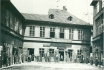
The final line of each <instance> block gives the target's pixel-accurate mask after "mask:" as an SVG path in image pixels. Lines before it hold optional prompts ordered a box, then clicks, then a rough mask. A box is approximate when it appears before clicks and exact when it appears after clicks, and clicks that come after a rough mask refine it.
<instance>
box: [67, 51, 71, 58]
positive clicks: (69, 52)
mask: <svg viewBox="0 0 104 70" xmlns="http://www.w3.org/2000/svg"><path fill="white" fill-rule="evenodd" d="M68 55H69V58H70V57H72V50H68Z"/></svg>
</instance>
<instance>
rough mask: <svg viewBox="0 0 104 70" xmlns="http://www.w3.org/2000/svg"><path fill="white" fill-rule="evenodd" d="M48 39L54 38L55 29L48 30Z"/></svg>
mask: <svg viewBox="0 0 104 70" xmlns="http://www.w3.org/2000/svg"><path fill="white" fill-rule="evenodd" d="M50 37H51V38H55V28H53V27H51V28H50Z"/></svg>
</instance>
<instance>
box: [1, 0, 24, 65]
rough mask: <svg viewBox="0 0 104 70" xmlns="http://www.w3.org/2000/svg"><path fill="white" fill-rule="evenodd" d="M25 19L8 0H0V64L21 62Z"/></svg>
mask: <svg viewBox="0 0 104 70" xmlns="http://www.w3.org/2000/svg"><path fill="white" fill-rule="evenodd" d="M24 22H25V19H24V17H23V16H22V15H21V13H20V12H19V11H18V10H17V9H16V8H15V7H14V5H13V4H12V3H11V2H10V0H1V22H0V24H1V28H0V29H1V38H0V41H1V47H2V48H1V50H0V53H1V57H0V58H1V62H0V63H2V64H1V65H2V66H8V65H12V64H16V63H21V62H22V59H21V58H22V47H23V36H24V30H25V27H24V24H23V23H24Z"/></svg>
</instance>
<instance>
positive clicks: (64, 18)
mask: <svg viewBox="0 0 104 70" xmlns="http://www.w3.org/2000/svg"><path fill="white" fill-rule="evenodd" d="M50 14H53V15H54V18H53V19H50V18H49V15H50ZM22 15H23V16H24V17H25V19H27V20H35V21H49V22H58V23H64V24H78V25H90V24H89V23H87V22H85V21H83V20H81V19H79V18H77V17H75V16H74V15H72V14H70V13H68V12H67V11H65V10H59V9H50V10H49V12H48V15H39V14H27V13H22ZM70 16H71V17H72V21H70V20H68V17H70Z"/></svg>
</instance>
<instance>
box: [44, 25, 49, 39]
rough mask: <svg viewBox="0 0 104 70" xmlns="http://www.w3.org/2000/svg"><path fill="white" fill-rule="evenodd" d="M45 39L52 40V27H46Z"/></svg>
mask: <svg viewBox="0 0 104 70" xmlns="http://www.w3.org/2000/svg"><path fill="white" fill-rule="evenodd" d="M45 37H46V38H50V27H48V26H46V27H45Z"/></svg>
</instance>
